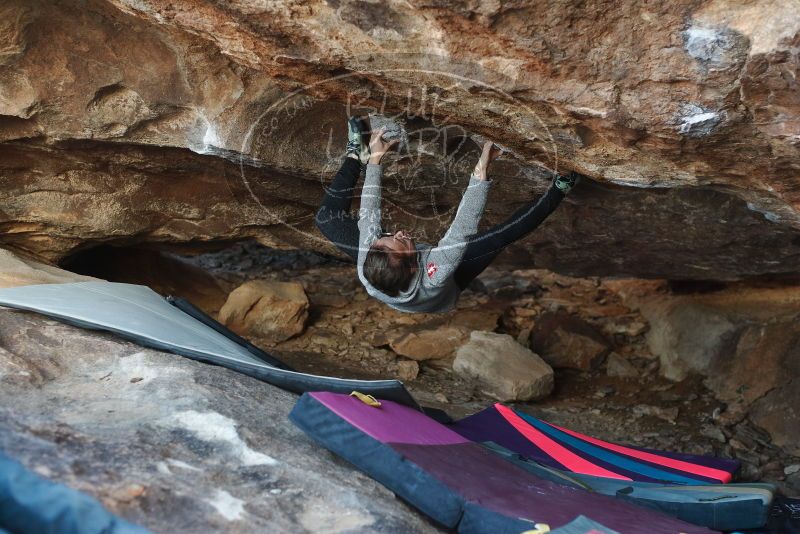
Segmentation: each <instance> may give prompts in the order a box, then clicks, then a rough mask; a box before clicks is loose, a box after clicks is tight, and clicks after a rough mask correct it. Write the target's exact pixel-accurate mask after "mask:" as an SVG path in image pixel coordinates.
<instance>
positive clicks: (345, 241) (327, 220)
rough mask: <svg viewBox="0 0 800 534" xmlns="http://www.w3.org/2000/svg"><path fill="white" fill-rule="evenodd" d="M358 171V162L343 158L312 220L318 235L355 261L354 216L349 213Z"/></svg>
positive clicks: (356, 225)
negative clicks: (318, 232) (320, 233)
mask: <svg viewBox="0 0 800 534" xmlns="http://www.w3.org/2000/svg"><path fill="white" fill-rule="evenodd" d="M360 173H361V162H360V161H359V160H357V159H355V158H344V163H342V167H341V168H340V169H339V172H337V173H336V176H334V177H333V182H332V183H331V186H330V187H329V188H328V189H326V190H325V197H324V198H323V199H322V204H321V205H320V207H319V209H318V210H317V217H316V220H315V222H316V224H317V228H319V231H320V232H322V235H324V236H325V237H327V238H328V241H330V242H331V243H333V244H334V245H336V248H338V249H339V250H341V251H342V252H344V253H345V254H347V255H348V256H350V258H352V260H353V262H357V261H358V217H354V216H353V215H351V214H350V206H351V204H352V203H353V197H354V196H355V192H356V182H358V175H359V174H360Z"/></svg>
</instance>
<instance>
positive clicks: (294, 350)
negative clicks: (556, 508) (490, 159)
mask: <svg viewBox="0 0 800 534" xmlns="http://www.w3.org/2000/svg"><path fill="white" fill-rule="evenodd" d="M162 256H163V257H162V259H161V262H162V265H161V266H160V267H159V269H157V270H156V271H157V272H151V273H149V274H148V273H147V272H143V271H141V270H136V272H131V270H130V269H116V270H115V272H114V277H113V278H115V279H116V281H128V282H138V283H147V284H149V285H151V286H153V287H154V288H155V289H156V290H159V291H161V292H162V293H178V294H182V295H183V296H186V297H188V298H190V299H192V298H194V300H195V301H200V304H201V305H202V306H203V307H204V308H205V309H206V310H207V311H209V312H210V313H212V314H213V313H214V312H216V311H217V310H218V309H219V307H220V306H221V304H222V303H223V302H224V299H225V296H226V295H227V293H228V292H230V291H231V290H232V289H234V288H235V287H237V286H238V285H240V284H241V283H242V282H244V281H246V280H252V279H269V280H280V281H294V282H299V283H301V284H302V285H303V287H304V289H305V291H306V294H307V295H308V298H309V300H310V303H311V308H310V316H309V320H308V322H307V325H306V328H305V330H304V332H303V333H302V334H300V335H298V336H296V337H293V338H291V339H289V340H286V341H283V342H280V343H277V344H271V343H269V342H267V341H266V340H264V339H258V338H251V341H252V342H254V343H255V344H257V345H259V346H261V347H262V348H264V349H266V350H268V351H270V352H272V353H273V354H275V355H276V356H278V357H280V358H281V359H283V360H284V361H286V362H287V363H289V364H290V365H292V366H294V367H295V368H297V369H299V370H302V371H306V372H313V373H317V374H327V375H333V376H341V377H358V378H373V379H378V378H387V377H392V378H400V379H402V380H403V381H404V382H405V383H406V386H407V387H408V389H409V391H410V392H411V393H412V394H413V395H414V396H415V397H416V398H417V399H418V400H419V402H420V403H421V404H423V405H426V406H432V407H436V408H440V409H443V410H445V411H447V412H448V413H449V414H450V415H452V416H453V417H456V418H458V417H462V416H465V415H468V414H470V413H474V412H476V411H479V410H481V409H483V408H484V407H486V406H488V405H490V404H491V403H493V402H496V399H493V398H492V397H491V396H489V395H487V394H486V393H485V392H484V391H483V389H482V387H481V386H480V385H479V384H477V383H475V382H473V381H471V380H466V379H464V378H462V377H460V376H458V375H457V374H456V373H455V372H454V371H453V369H452V361H453V359H454V356H453V355H452V354H450V355H448V356H445V357H443V358H440V359H435V360H426V361H419V362H417V363H416V364H415V363H402V362H411V361H413V360H410V359H408V358H406V357H404V356H400V355H398V354H397V353H396V352H395V351H394V350H393V349H392V346H391V345H392V340H393V339H396V338H397V337H398V335H399V333H402V332H406V331H418V330H420V329H422V330H426V331H428V330H437V329H447V328H448V327H455V328H460V329H461V330H463V331H465V332H467V333H468V332H469V331H470V330H489V331H495V332H498V333H506V334H509V335H511V336H513V337H515V338H517V340H518V341H519V342H520V343H522V344H524V345H527V343H528V339H529V332H530V330H531V329H533V328H535V325H536V322H537V320H538V319H539V318H540V317H541V316H542V314H544V313H552V312H565V313H567V314H570V315H573V316H577V317H579V318H580V319H581V320H582V321H585V322H586V323H587V324H589V325H591V326H593V327H594V328H595V329H596V330H597V331H598V332H601V333H602V334H603V336H604V337H605V339H606V340H607V341H608V344H609V346H610V351H611V352H613V353H616V355H617V356H615V357H616V358H618V359H619V358H621V359H622V360H625V361H627V362H628V363H630V364H631V365H630V366H628V367H627V368H628V371H629V372H628V375H629V376H624V377H621V376H611V375H610V374H609V372H608V368H607V365H606V363H602V362H601V363H600V364H599V365H596V366H595V367H593V368H592V369H589V370H585V371H579V370H574V369H556V370H555V390H554V392H553V393H552V394H551V395H550V396H549V397H547V398H546V399H544V400H540V401H537V402H529V403H519V404H516V405H515V407H517V408H519V409H522V410H523V411H527V412H529V413H532V414H534V415H536V416H537V417H541V418H543V419H545V420H547V421H550V422H553V423H556V424H558V425H561V426H566V427H568V428H572V429H575V430H577V431H579V432H583V433H586V434H590V435H593V436H596V437H599V438H602V439H606V440H610V441H616V442H622V443H632V444H635V445H639V446H643V447H650V448H657V449H666V450H674V451H681V452H687V453H696V454H713V455H720V456H726V457H735V458H738V459H740V460H741V461H742V469H741V471H740V473H739V479H740V480H741V481H764V482H773V483H777V484H778V485H779V486H780V487H781V488H782V490H783V492H784V493H786V494H788V495H798V494H800V473H798V472H797V471H794V468H793V466H797V467H798V468H800V465H798V464H800V459H798V458H796V457H791V456H790V455H789V454H787V453H786V451H784V450H782V449H780V448H778V447H776V446H774V445H773V444H772V443H771V442H770V438H769V435H768V434H767V433H766V432H765V431H763V430H761V429H759V428H757V427H755V426H754V425H753V424H752V423H750V422H749V421H748V419H747V418H746V417H742V415H735V414H730V413H728V412H726V405H725V404H724V403H723V402H721V401H719V400H717V399H716V398H715V397H714V395H713V393H712V392H710V391H709V390H708V389H707V388H706V387H704V385H703V383H702V379H701V378H700V377H690V378H688V379H686V380H684V381H683V382H678V383H673V382H670V381H668V380H666V379H664V378H662V377H660V376H659V373H658V369H659V361H658V359H657V358H655V357H654V356H653V355H652V354H651V353H650V351H649V349H648V345H647V342H646V338H645V336H646V333H647V330H648V328H649V325H648V323H647V320H646V319H645V318H644V317H643V316H642V315H641V314H639V313H638V312H637V311H636V310H634V309H630V308H629V307H627V306H625V304H624V303H623V298H622V296H621V294H622V293H623V292H629V293H630V292H631V291H634V292H639V293H658V292H668V291H670V286H669V285H668V284H667V283H666V282H665V281H645V280H609V279H600V278H570V277H564V276H560V275H556V274H554V273H551V272H549V271H542V270H524V271H503V270H496V269H489V270H488V271H487V272H485V273H484V274H483V275H482V276H481V277H480V278H479V279H478V280H477V281H476V282H475V283H474V284H473V286H471V287H470V289H468V290H467V291H465V292H464V293H463V294H462V297H461V299H460V301H459V304H458V309H457V310H454V311H452V312H450V313H447V314H405V313H401V312H396V311H393V310H391V309H389V308H388V307H387V306H385V305H384V304H382V303H380V302H378V301H377V300H375V299H372V298H369V297H368V295H367V294H366V292H365V291H364V289H363V288H362V287H361V285H360V284H359V282H358V280H357V278H356V277H355V272H354V269H353V266H352V265H350V264H347V263H344V262H341V261H338V260H336V259H333V258H329V257H326V256H320V255H317V254H315V253H312V252H280V251H275V250H271V249H266V248H264V247H260V246H257V245H252V244H237V245H234V246H232V247H229V248H226V249H224V250H221V251H218V252H213V253H206V254H203V255H199V256H197V255H195V256H176V255H167V254H164V255H162ZM151 259H152V258H151ZM149 264H151V265H152V264H153V263H152V261H150V262H149ZM164 273H170V275H169V276H168V277H166V276H165V275H164ZM87 274H95V275H102V274H103V273H98V272H95V273H87ZM143 278H144V279H143ZM187 288H194V289H187ZM198 288H202V289H198ZM467 335H468V334H467ZM434 339H436V336H435V334H434ZM442 343H443V344H445V345H446V344H447V343H453V347H452V349H453V352H454V351H455V349H456V348H457V346H458V345H459V343H458V342H453V341H452V340H445V339H444V338H442ZM787 468H788V469H787ZM798 471H800V469H798Z"/></svg>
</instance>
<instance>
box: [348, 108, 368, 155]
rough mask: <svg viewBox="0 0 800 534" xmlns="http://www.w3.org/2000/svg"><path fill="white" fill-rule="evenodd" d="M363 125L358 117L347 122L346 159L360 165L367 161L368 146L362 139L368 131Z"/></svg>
mask: <svg viewBox="0 0 800 534" xmlns="http://www.w3.org/2000/svg"><path fill="white" fill-rule="evenodd" d="M365 126H366V125H365V123H364V121H363V120H361V119H359V118H358V117H350V118H349V119H348V120H347V148H346V149H345V154H346V155H347V157H348V158H353V159H357V160H359V161H360V162H361V164H362V165H366V163H367V161H369V145H368V144H367V143H366V141H365V139H364V133H365V132H368V131H369V128H365Z"/></svg>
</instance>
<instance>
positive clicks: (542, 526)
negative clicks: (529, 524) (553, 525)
mask: <svg viewBox="0 0 800 534" xmlns="http://www.w3.org/2000/svg"><path fill="white" fill-rule="evenodd" d="M548 532H550V525H548V524H547V523H536V524H535V525H534V526H533V528H532V529H531V530H526V531H525V532H523V533H522V534H547V533H548Z"/></svg>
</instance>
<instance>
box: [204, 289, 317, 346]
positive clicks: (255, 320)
mask: <svg viewBox="0 0 800 534" xmlns="http://www.w3.org/2000/svg"><path fill="white" fill-rule="evenodd" d="M308 308H309V303H308V297H307V296H306V293H305V291H304V290H303V286H302V285H301V284H298V283H296V282H275V281H271V280H251V281H249V282H245V283H244V284H242V285H240V286H239V287H237V288H236V289H234V290H233V291H232V292H231V294H230V295H228V300H227V301H226V302H225V304H224V305H223V306H222V309H221V310H220V311H219V320H220V322H221V323H223V324H224V325H225V326H227V327H228V328H230V329H231V330H233V331H234V332H236V333H237V334H242V335H247V336H253V337H258V338H261V339H265V340H267V341H270V342H273V343H277V342H280V341H284V340H286V339H289V338H290V337H292V336H295V335H297V334H299V333H301V332H302V331H303V329H304V328H305V324H306V321H307V320H308Z"/></svg>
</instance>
